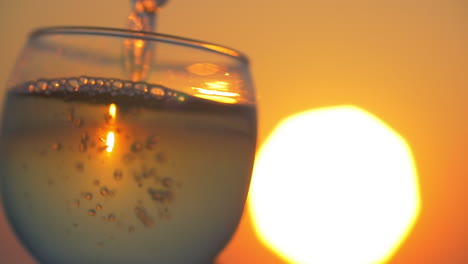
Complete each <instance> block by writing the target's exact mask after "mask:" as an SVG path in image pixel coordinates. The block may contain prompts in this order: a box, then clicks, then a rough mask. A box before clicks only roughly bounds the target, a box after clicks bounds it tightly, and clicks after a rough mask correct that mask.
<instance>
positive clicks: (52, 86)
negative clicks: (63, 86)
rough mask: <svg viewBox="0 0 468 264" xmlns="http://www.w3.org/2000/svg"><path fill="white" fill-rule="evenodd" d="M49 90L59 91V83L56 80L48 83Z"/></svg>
mask: <svg viewBox="0 0 468 264" xmlns="http://www.w3.org/2000/svg"><path fill="white" fill-rule="evenodd" d="M50 89H52V90H59V89H60V82H59V81H57V80H55V81H52V82H50Z"/></svg>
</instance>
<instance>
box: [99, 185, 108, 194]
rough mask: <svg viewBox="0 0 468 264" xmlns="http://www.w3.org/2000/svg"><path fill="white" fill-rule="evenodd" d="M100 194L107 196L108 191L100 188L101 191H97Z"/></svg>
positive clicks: (105, 188)
mask: <svg viewBox="0 0 468 264" xmlns="http://www.w3.org/2000/svg"><path fill="white" fill-rule="evenodd" d="M99 192H100V193H101V195H102V196H107V195H109V189H107V187H105V186H104V187H102V188H101V190H100V191H99Z"/></svg>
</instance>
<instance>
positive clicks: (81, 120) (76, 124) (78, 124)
mask: <svg viewBox="0 0 468 264" xmlns="http://www.w3.org/2000/svg"><path fill="white" fill-rule="evenodd" d="M73 125H75V127H78V128H79V127H81V126H82V125H83V119H81V118H77V119H75V120H74V121H73Z"/></svg>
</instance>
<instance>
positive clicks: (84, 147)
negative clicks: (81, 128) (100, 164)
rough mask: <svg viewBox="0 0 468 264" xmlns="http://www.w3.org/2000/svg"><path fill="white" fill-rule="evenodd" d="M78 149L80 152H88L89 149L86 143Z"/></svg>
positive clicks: (81, 144)
mask: <svg viewBox="0 0 468 264" xmlns="http://www.w3.org/2000/svg"><path fill="white" fill-rule="evenodd" d="M78 149H79V151H80V152H86V150H87V149H88V147H87V146H86V144H85V143H84V142H81V143H80V145H79V146H78Z"/></svg>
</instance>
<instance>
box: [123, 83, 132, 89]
mask: <svg viewBox="0 0 468 264" xmlns="http://www.w3.org/2000/svg"><path fill="white" fill-rule="evenodd" d="M123 88H124V89H133V84H132V83H131V82H124V84H123Z"/></svg>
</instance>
